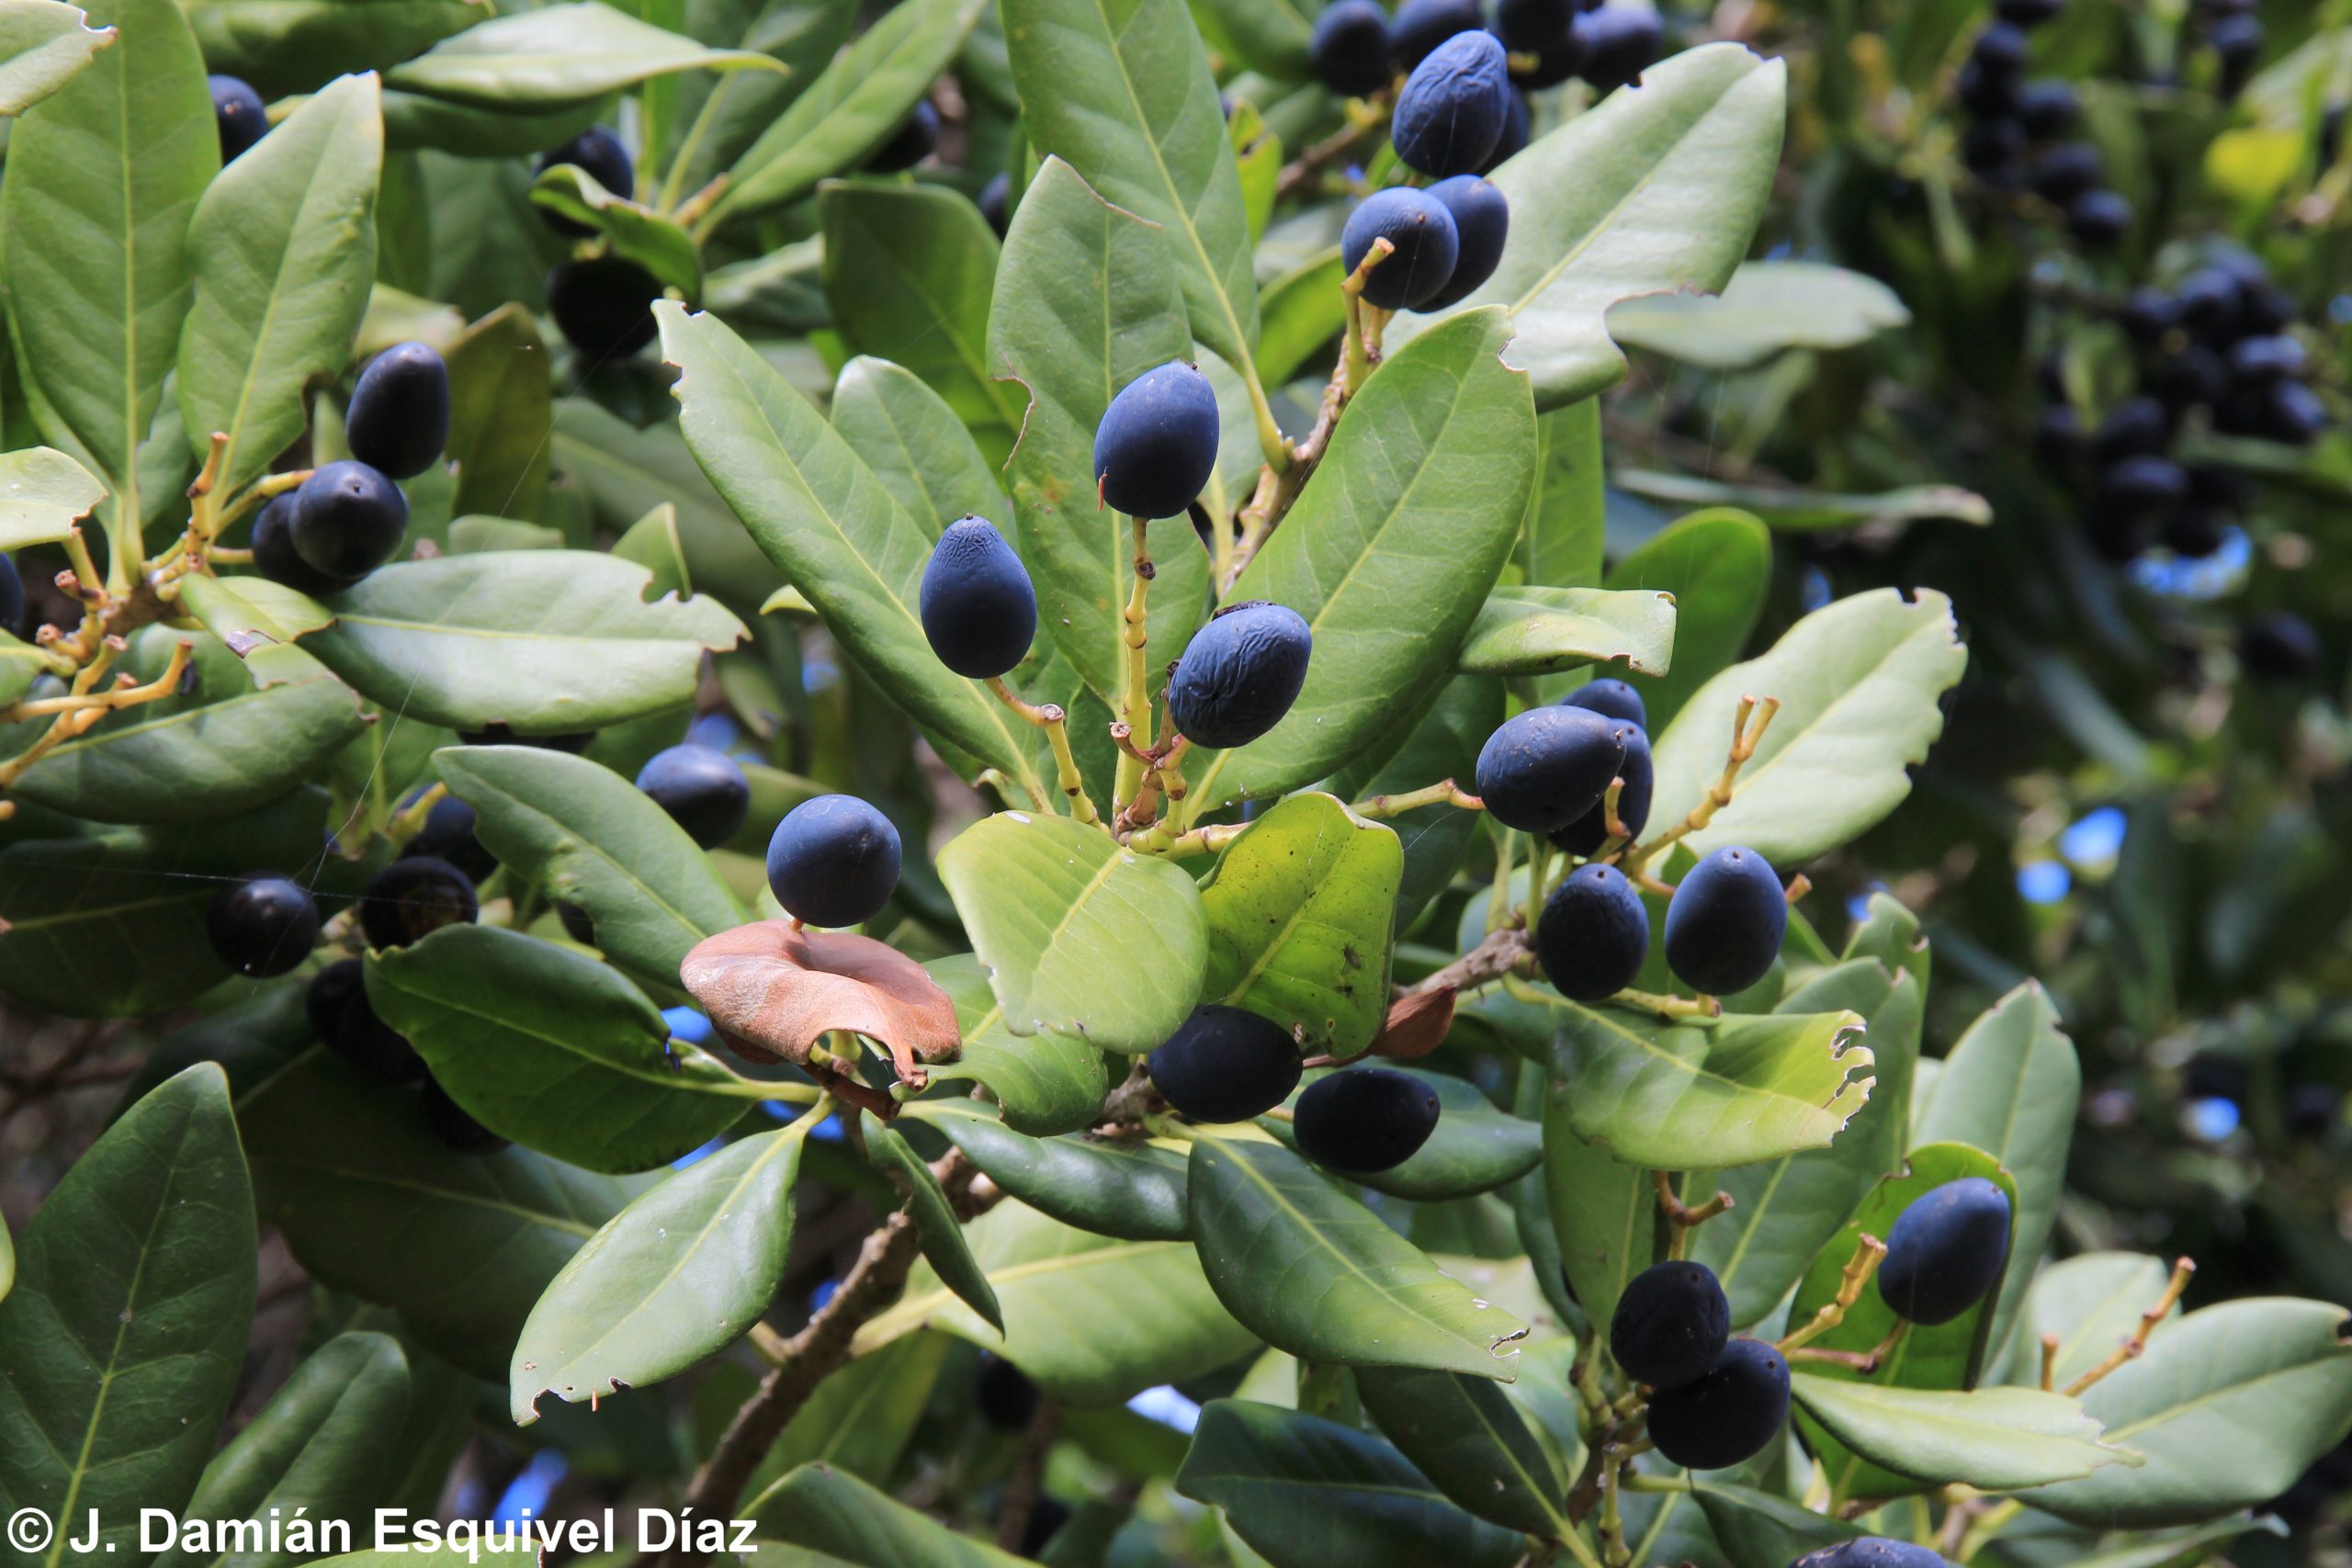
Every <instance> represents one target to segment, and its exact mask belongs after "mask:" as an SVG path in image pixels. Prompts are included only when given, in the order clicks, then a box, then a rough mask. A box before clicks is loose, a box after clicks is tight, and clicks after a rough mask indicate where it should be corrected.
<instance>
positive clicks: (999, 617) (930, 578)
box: [919, 517, 1037, 681]
mask: <svg viewBox="0 0 2352 1568" xmlns="http://www.w3.org/2000/svg"><path fill="white" fill-rule="evenodd" d="M919 608H920V611H921V614H922V633H923V636H924V637H927V638H929V639H930V641H931V651H932V652H933V653H934V654H937V655H938V656H939V661H940V662H941V663H942V664H944V665H946V666H947V668H948V669H950V670H953V671H956V674H958V675H962V676H966V677H967V678H968V679H971V680H975V681H990V680H994V679H995V678H996V677H998V676H1000V675H1002V674H1004V673H1005V672H1006V671H1010V670H1011V669H1012V667H1013V666H1014V665H1016V664H1018V663H1020V662H1021V661H1022V660H1023V659H1026V658H1027V657H1028V656H1029V644H1030V642H1031V641H1032V640H1033V639H1034V638H1035V637H1036V635H1037V592H1036V590H1035V589H1034V588H1032V587H1031V586H1030V584H1029V572H1028V570H1027V569H1026V568H1025V567H1023V565H1022V564H1021V558H1020V557H1019V556H1017V555H1014V554H1013V553H1012V546H1011V545H1008V544H1006V543H1005V542H1004V536H1003V535H1001V534H1000V533H998V532H997V531H996V527H995V525H992V524H991V523H989V521H988V519H987V518H985V517H964V518H959V519H957V520H956V522H954V523H950V524H949V525H947V529H946V532H944V533H943V534H942V535H940V536H939V543H938V545H937V546H936V547H933V550H932V552H931V561H930V564H928V565H927V566H925V567H924V568H923V570H922V595H921V598H920V600H919Z"/></svg>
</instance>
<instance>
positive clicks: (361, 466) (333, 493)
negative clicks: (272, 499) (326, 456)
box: [288, 459, 408, 581]
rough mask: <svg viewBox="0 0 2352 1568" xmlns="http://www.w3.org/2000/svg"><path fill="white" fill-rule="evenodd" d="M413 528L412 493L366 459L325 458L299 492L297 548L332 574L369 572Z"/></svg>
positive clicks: (294, 525)
mask: <svg viewBox="0 0 2352 1568" xmlns="http://www.w3.org/2000/svg"><path fill="white" fill-rule="evenodd" d="M407 532H408V498H407V497H406V496H404V495H402V494H401V491H400V487H399V486H398V485H396V484H394V483H392V481H391V480H390V479H386V478H385V477H384V475H383V474H382V473H380V472H379V471H378V470H377V469H375V468H370V467H369V466H368V465H367V464H366V463H361V462H355V461H352V460H350V459H345V460H344V461H342V462H339V463H328V464H325V465H324V466H322V467H321V468H317V469H314V470H313V471H312V472H311V477H310V478H309V479H304V480H303V481H302V484H301V487H300V489H299V490H297V491H295V492H294V510H293V516H292V519H291V524H290V526H289V528H288V533H289V535H290V536H291V537H292V539H293V542H294V553H295V554H296V555H298V556H300V557H301V558H302V559H303V560H304V561H305V562H307V563H308V564H309V565H310V567H311V570H313V571H316V572H320V573H322V574H324V575H325V576H327V577H331V578H334V577H339V578H343V579H345V580H346V581H353V580H356V579H358V578H362V577H365V576H367V575H368V573H369V572H371V571H373V570H376V569H377V568H378V567H379V566H381V565H383V564H384V562H385V561H387V560H389V559H390V558H391V554H392V552H393V551H394V550H396V549H398V548H400V544H401V536H403V535H405V534H406V533H407Z"/></svg>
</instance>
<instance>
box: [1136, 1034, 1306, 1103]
mask: <svg viewBox="0 0 2352 1568" xmlns="http://www.w3.org/2000/svg"><path fill="white" fill-rule="evenodd" d="M1147 1065H1148V1067H1149V1068H1150V1071H1151V1082H1152V1087H1153V1088H1155V1089H1158V1090H1159V1094H1160V1098H1161V1099H1163V1100H1167V1101H1168V1103H1169V1104H1170V1105H1172V1106H1174V1107H1175V1108H1176V1110H1177V1111H1178V1112H1179V1113H1180V1114H1182V1115H1183V1116H1186V1117H1189V1118H1190V1119H1192V1120H1193V1121H1194V1122H1247V1121H1248V1120H1249V1119H1250V1117H1252V1116H1258V1115H1261V1114H1263V1113H1264V1112H1266V1111H1272V1109H1273V1108H1274V1107H1275V1106H1277V1105H1280V1104H1281V1103H1282V1102H1283V1100H1288V1099H1289V1098H1290V1091H1291V1090H1292V1089H1296V1088H1297V1087H1298V1072H1299V1056H1298V1047H1297V1045H1295V1043H1292V1040H1291V1037H1290V1032H1289V1031H1287V1030H1285V1029H1283V1026H1282V1025H1281V1024H1279V1023H1276V1022H1274V1021H1273V1020H1272V1019H1270V1018H1264V1017H1261V1016H1260V1015H1259V1014H1257V1013H1254V1012H1251V1011H1250V1010H1248V1009H1247V1008H1231V1007H1217V1006H1211V1007H1204V1008H1195V1009H1193V1016H1192V1017H1190V1018H1188V1019H1186V1020H1185V1021H1184V1022H1183V1024H1182V1027H1181V1028H1179V1029H1178V1030H1177V1031H1176V1032H1175V1033H1173V1034H1171V1035H1170V1036H1169V1037H1168V1043H1166V1044H1164V1045H1162V1046H1160V1047H1159V1050H1157V1051H1154V1052H1153V1053H1152V1054H1151V1055H1150V1057H1149V1058H1148V1064H1147Z"/></svg>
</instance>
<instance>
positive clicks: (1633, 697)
mask: <svg viewBox="0 0 2352 1568" xmlns="http://www.w3.org/2000/svg"><path fill="white" fill-rule="evenodd" d="M1560 703H1561V705H1563V706H1564V707H1572V708H1589V709H1590V710H1591V711H1592V712H1594V713H1598V714H1606V715H1607V716H1610V717H1611V718H1622V719H1623V720H1624V721H1625V722H1626V723H1627V724H1635V725H1639V726H1641V728H1644V729H1647V728H1649V726H1650V710H1649V705H1648V704H1647V703H1645V702H1644V701H1642V694H1641V693H1639V692H1637V691H1635V690H1634V687H1633V686H1632V685H1631V684H1630V683H1629V682H1623V681H1614V680H1605V679H1604V680H1600V681H1588V682H1585V683H1584V684H1583V685H1581V686H1578V687H1577V689H1576V690H1575V691H1573V692H1570V693H1569V694H1567V695H1566V696H1565V697H1562V698H1561V699H1560Z"/></svg>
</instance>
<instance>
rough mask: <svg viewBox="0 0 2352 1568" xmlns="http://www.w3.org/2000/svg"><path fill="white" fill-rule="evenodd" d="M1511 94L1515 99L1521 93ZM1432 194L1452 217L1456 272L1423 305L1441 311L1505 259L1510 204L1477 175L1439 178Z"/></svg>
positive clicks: (1466, 296)
mask: <svg viewBox="0 0 2352 1568" xmlns="http://www.w3.org/2000/svg"><path fill="white" fill-rule="evenodd" d="M1512 97H1513V99H1514V100H1516V99H1517V97H1518V95H1517V94H1516V93H1514V94H1512ZM1429 196H1430V200H1431V201H1434V202H1436V203H1437V204H1438V205H1439V206H1441V207H1442V208H1444V209H1446V211H1447V212H1449V213H1451V214H1453V232H1454V237H1455V240H1456V244H1455V248H1454V256H1453V276H1450V277H1448V278H1447V279H1446V280H1445V286H1444V287H1443V288H1440V289H1439V290H1438V291H1437V293H1436V295H1435V296H1434V297H1433V298H1431V299H1430V300H1429V301H1428V303H1427V304H1426V305H1425V306H1424V307H1422V308H1423V309H1425V310H1444V309H1446V308H1447V307H1448V306H1450V305H1458V304H1460V303H1461V302H1462V301H1463V300H1464V299H1469V298H1470V296H1471V295H1473V294H1475V293H1476V292H1477V291H1478V288H1479V286H1480V285H1481V284H1484V283H1485V282H1486V281H1487V279H1488V278H1490V277H1492V276H1494V275H1495V267H1496V265H1498V264H1499V263H1500V262H1501V261H1502V259H1503V242H1504V241H1505V240H1507V239H1509V238H1510V202H1509V201H1508V200H1506V199H1505V198H1504V197H1503V193H1502V192H1501V191H1500V190H1499V189H1498V188H1497V187H1496V186H1494V184H1493V183H1492V182H1490V181H1487V180H1484V179H1481V178H1479V177H1478V176H1477V175H1454V176H1453V178H1452V179H1447V180H1440V181H1438V182H1437V184H1435V185H1433V186H1430V188H1429Z"/></svg>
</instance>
